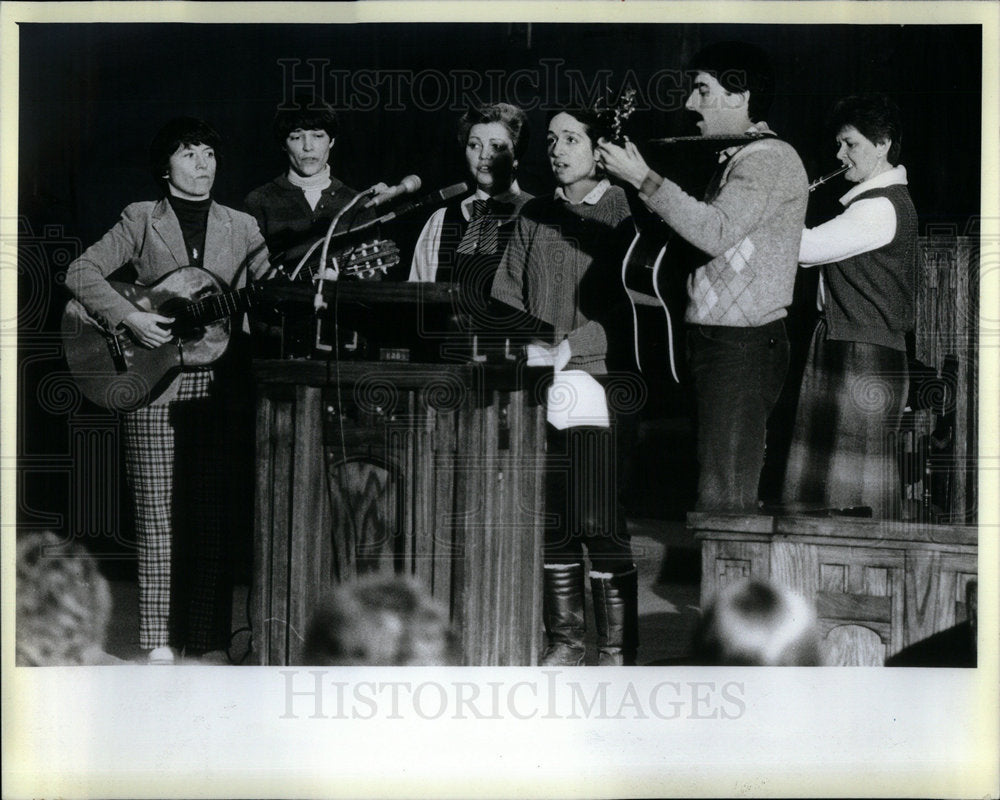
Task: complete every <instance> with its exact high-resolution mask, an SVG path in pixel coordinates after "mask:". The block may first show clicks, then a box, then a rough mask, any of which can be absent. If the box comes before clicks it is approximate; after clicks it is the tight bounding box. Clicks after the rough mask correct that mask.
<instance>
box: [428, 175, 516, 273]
mask: <svg viewBox="0 0 1000 800" xmlns="http://www.w3.org/2000/svg"><path fill="white" fill-rule="evenodd" d="M489 199H490V195H488V194H487V193H486V192H484V191H483V190H482V189H479V188H477V189H476V191H475V192H473V193H472V194H470V195H469V196H468V197H466V198H465V199H464V200H462V202H461V204H460V206H459V208H460V210H461V212H462V218H463V219H464V220H465V221H466V222H468V221H469V220H470V219H472V204H473V203H474V202H475V201H476V200H489ZM492 199H493V200H496V201H497V202H498V203H513V204H514V205H515V206H517V207H518V208H520V206H521V204H522V203H523V201H524V199H525V198H524V193H523V192H522V191H521V187H520V186H518V185H517V181H516V180H515V181H513V182H511V184H510V188H509V189H508V190H507V191H506V192H504V193H503V194H498V195H496V196H494V197H493V198H492ZM446 210H447V207H445V208H439V209H438V210H437V211H435V212H434V213H433V214H431V217H430V219H428V220H427V222H426V223H425V224H424V227H423V230H421V231H420V237H419V238H418V239H417V245H416V247H415V248H414V250H413V261H412V262H411V264H410V277H409V280H410V281H423V282H432V281H433V280H434V278H435V277H436V276H437V268H438V252H439V251H440V249H441V232H442V231H443V230H444V215H445V211H446ZM515 213H516V212H515Z"/></svg>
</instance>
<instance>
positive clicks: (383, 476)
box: [251, 282, 547, 665]
mask: <svg viewBox="0 0 1000 800" xmlns="http://www.w3.org/2000/svg"><path fill="white" fill-rule="evenodd" d="M281 291H282V292H283V293H284V294H283V295H282V299H281V302H282V303H284V304H285V307H286V311H287V310H289V309H291V312H290V313H293V312H294V311H295V306H296V304H298V305H299V306H301V305H302V304H305V303H306V302H308V303H309V304H310V307H311V303H312V295H311V289H310V287H303V288H301V289H299V288H295V289H288V288H285V289H282V290H281ZM304 292H309V296H308V297H306V296H305V294H304ZM324 300H325V306H326V307H325V308H324V309H323V310H322V311H321V312H320V313H319V314H317V315H316V317H315V321H316V326H317V329H318V330H317V339H316V342H317V343H321V342H323V341H327V342H330V341H334V342H335V344H333V345H331V346H330V348H331V349H330V350H329V351H327V357H326V358H300V359H271V360H257V361H255V362H254V375H255V382H256V392H257V475H256V498H255V522H254V527H255V533H254V585H253V590H252V600H251V604H252V605H251V624H252V628H253V639H254V653H255V658H256V663H258V664H268V665H286V664H297V663H301V661H300V657H301V653H302V644H303V636H304V634H305V628H306V625H307V623H308V620H309V617H310V614H311V611H312V609H313V608H314V607H315V604H316V600H317V599H318V598H319V597H320V596H321V594H322V593H323V592H324V590H326V589H328V588H330V587H331V586H332V585H334V584H336V583H339V582H342V581H346V580H350V579H351V578H354V577H356V576H358V575H361V574H365V573H368V572H372V571H379V570H381V571H386V570H392V571H394V572H396V573H404V574H409V575H413V576H415V577H416V578H418V579H419V580H420V581H421V582H422V583H423V585H424V586H425V587H427V589H428V590H429V591H430V592H431V593H432V595H433V596H434V597H435V598H436V599H438V600H439V601H440V602H442V603H443V604H444V605H445V606H446V607H448V608H449V609H450V612H451V618H452V622H453V625H454V627H455V629H456V631H457V632H458V633H459V635H460V638H461V643H462V652H463V659H464V663H465V664H467V665H531V664H535V663H537V660H538V647H539V641H540V631H541V627H542V626H541V619H540V614H541V595H540V592H541V584H540V574H541V544H542V523H543V519H542V486H543V467H544V448H545V411H544V406H543V404H542V402H541V400H542V399H543V398H544V387H543V386H542V384H541V380H543V379H544V377H545V373H546V372H547V371H545V370H537V369H530V368H527V367H525V366H524V364H523V361H522V360H520V359H519V358H517V357H515V356H514V355H513V353H514V352H515V351H516V350H518V349H519V348H518V347H517V346H515V345H517V344H518V342H519V341H520V339H519V338H518V336H522V337H530V336H531V335H532V333H533V332H532V331H531V330H524V323H523V320H518V321H517V325H518V326H519V331H520V332H519V333H518V334H517V335H515V333H514V331H513V328H512V327H509V330H508V333H509V334H510V335H509V336H496V335H492V336H491V335H486V336H483V335H481V334H483V332H484V331H482V330H480V331H478V333H477V331H475V330H470V329H469V327H468V326H464V327H463V325H462V324H456V323H455V320H456V318H458V317H461V316H462V315H461V314H460V313H457V312H460V311H461V309H460V307H459V306H460V300H461V298H460V294H459V290H458V287H456V286H452V285H447V284H390V283H346V282H344V283H333V284H331V285H330V286H328V287H327V288H326V289H325V290H324ZM279 305H280V303H279ZM508 322H511V319H510V318H508ZM345 324H346V325H349V326H350V327H351V328H352V330H351V331H348V332H347V333H345V332H344V328H343V326H344V325H345ZM511 324H513V323H511ZM332 325H336V326H338V327H337V332H336V333H335V334H331V331H330V327H331V326H332ZM324 327H326V330H324ZM500 327H501V328H502V327H503V325H501V326H500ZM528 327H529V328H530V327H531V326H530V325H529V326H528ZM536 332H537V331H536ZM351 333H358V334H359V335H360V341H361V342H363V345H362V346H361V347H359V348H357V349H356V350H355V355H357V354H358V351H361V352H360V355H361V356H362V357H354V358H346V357H345V353H344V352H343V350H342V347H341V345H342V343H343V342H344V341H347V340H352V341H355V342H356V340H357V337H353V339H352V336H351V335H349V334H351ZM473 337H475V338H473ZM485 340H491V343H492V346H493V349H492V350H491V351H490V352H488V353H487V352H484V351H482V349H481V346H482V345H481V342H482V341H485ZM435 356H437V357H438V360H437V361H432V360H431V359H433V358H434V357H435ZM415 358H419V359H420V360H407V359H415Z"/></svg>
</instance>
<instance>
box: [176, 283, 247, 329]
mask: <svg viewBox="0 0 1000 800" xmlns="http://www.w3.org/2000/svg"><path fill="white" fill-rule="evenodd" d="M257 294H258V288H257V285H256V284H253V283H251V284H250V285H249V286H246V287H244V288H243V289H234V290H232V291H229V292H220V293H219V294H213V295H209V296H208V297H203V298H202V299H201V300H192V301H191V302H189V303H188V304H187V305H186V306H184V307H183V308H182V309H179V310H178V311H177V312H176V316H178V317H179V318H180V321H181V322H186V323H189V324H192V325H201V324H205V323H209V322H216V321H218V320H220V319H225V318H226V317H231V316H233V315H234V314H242V313H243V312H245V311H249V310H250V309H251V308H253V305H254V302H255V301H256V299H257Z"/></svg>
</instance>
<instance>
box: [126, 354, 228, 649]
mask: <svg viewBox="0 0 1000 800" xmlns="http://www.w3.org/2000/svg"><path fill="white" fill-rule="evenodd" d="M213 384H214V375H213V373H212V372H211V371H207V370H206V371H199V372H189V373H185V374H184V375H183V377H182V378H181V385H180V390H179V393H178V395H177V397H176V398H175V399H174V400H172V401H171V402H169V403H166V404H164V405H152V406H147V407H146V408H141V409H138V410H137V411H134V412H132V413H130V414H127V415H125V418H124V430H125V468H126V476H127V478H128V483H129V489H130V490H131V494H132V501H133V507H134V512H135V532H136V543H137V546H138V561H139V646H140V647H141V648H143V649H151V648H154V647H163V646H166V645H171V646H174V647H178V648H179V647H185V646H186V647H188V648H189V649H190V650H191V651H194V652H203V651H206V650H213V649H218V648H222V647H224V646H226V645H227V644H228V639H229V633H230V621H231V619H230V618H231V615H232V595H231V588H230V585H231V580H230V579H229V576H228V561H227V560H224V559H223V550H224V545H225V539H226V531H227V527H226V519H225V517H226V498H227V495H226V477H225V476H226V469H227V466H226V454H225V450H226V448H225V442H224V440H223V436H222V432H223V431H224V429H225V423H224V419H223V418H222V410H221V406H220V404H219V403H218V402H217V401H216V400H215V399H214V398H213Z"/></svg>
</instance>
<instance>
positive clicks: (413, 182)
mask: <svg viewBox="0 0 1000 800" xmlns="http://www.w3.org/2000/svg"><path fill="white" fill-rule="evenodd" d="M421 185H422V181H421V180H420V176H419V175H407V176H406V177H405V178H403V180H401V181H400V182H399V183H397V184H396V185H395V186H390V187H389V188H388V189H384V190H382V191H381V192H377V193H376V194H375V196H374V197H373V198H372V199H371V200H369V201H368V203H367V204H366V205H365V208H374V207H375V206H380V205H382V204H383V203H388V202H389V201H390V200H394V199H396V198H397V197H399V196H400V195H402V194H413V193H414V192H419V191H420V186H421Z"/></svg>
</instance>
